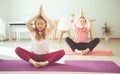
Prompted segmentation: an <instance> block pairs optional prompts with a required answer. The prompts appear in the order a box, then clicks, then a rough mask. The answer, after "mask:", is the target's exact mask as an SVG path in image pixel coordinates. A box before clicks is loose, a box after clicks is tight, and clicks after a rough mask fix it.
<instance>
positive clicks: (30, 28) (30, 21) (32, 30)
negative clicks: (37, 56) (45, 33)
mask: <svg viewBox="0 0 120 74" xmlns="http://www.w3.org/2000/svg"><path fill="white" fill-rule="evenodd" d="M37 17H39V15H36V16H33V17H32V18H30V19H28V20H27V21H26V26H27V28H28V30H29V31H30V32H34V27H33V26H32V25H31V24H32V22H33V21H34V20H35V19H36V18H37Z"/></svg>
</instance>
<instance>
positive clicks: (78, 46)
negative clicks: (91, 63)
mask: <svg viewBox="0 0 120 74" xmlns="http://www.w3.org/2000/svg"><path fill="white" fill-rule="evenodd" d="M65 41H66V43H67V44H68V45H69V46H70V48H71V49H72V51H73V52H76V53H79V54H87V53H88V52H89V51H92V50H93V49H94V48H95V47H96V46H97V44H98V43H99V42H100V39H99V38H95V39H93V40H92V41H90V42H88V43H84V42H80V43H76V42H74V41H73V40H72V39H70V38H69V37H66V39H65Z"/></svg>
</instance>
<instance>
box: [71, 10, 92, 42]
mask: <svg viewBox="0 0 120 74" xmlns="http://www.w3.org/2000/svg"><path fill="white" fill-rule="evenodd" d="M73 25H74V33H75V42H77V43H78V42H88V32H89V31H90V23H89V20H87V18H86V17H85V15H84V13H83V10H82V9H81V12H80V16H78V18H77V19H76V20H75V21H74V22H73Z"/></svg>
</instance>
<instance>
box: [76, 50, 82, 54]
mask: <svg viewBox="0 0 120 74" xmlns="http://www.w3.org/2000/svg"><path fill="white" fill-rule="evenodd" d="M75 52H76V53H78V54H80V55H82V54H83V53H82V51H80V50H78V49H75Z"/></svg>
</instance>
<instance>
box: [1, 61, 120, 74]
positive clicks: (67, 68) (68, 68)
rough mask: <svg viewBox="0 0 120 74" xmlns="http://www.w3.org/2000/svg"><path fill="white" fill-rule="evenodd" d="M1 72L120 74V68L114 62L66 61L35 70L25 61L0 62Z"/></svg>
mask: <svg viewBox="0 0 120 74" xmlns="http://www.w3.org/2000/svg"><path fill="white" fill-rule="evenodd" d="M0 71H45V72H107V73H120V67H119V66H117V65H116V64H115V63H114V62H112V61H89V60H65V64H59V63H53V64H51V65H48V66H46V67H41V68H34V67H33V65H31V64H29V63H27V62H26V61H23V60H0Z"/></svg>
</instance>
